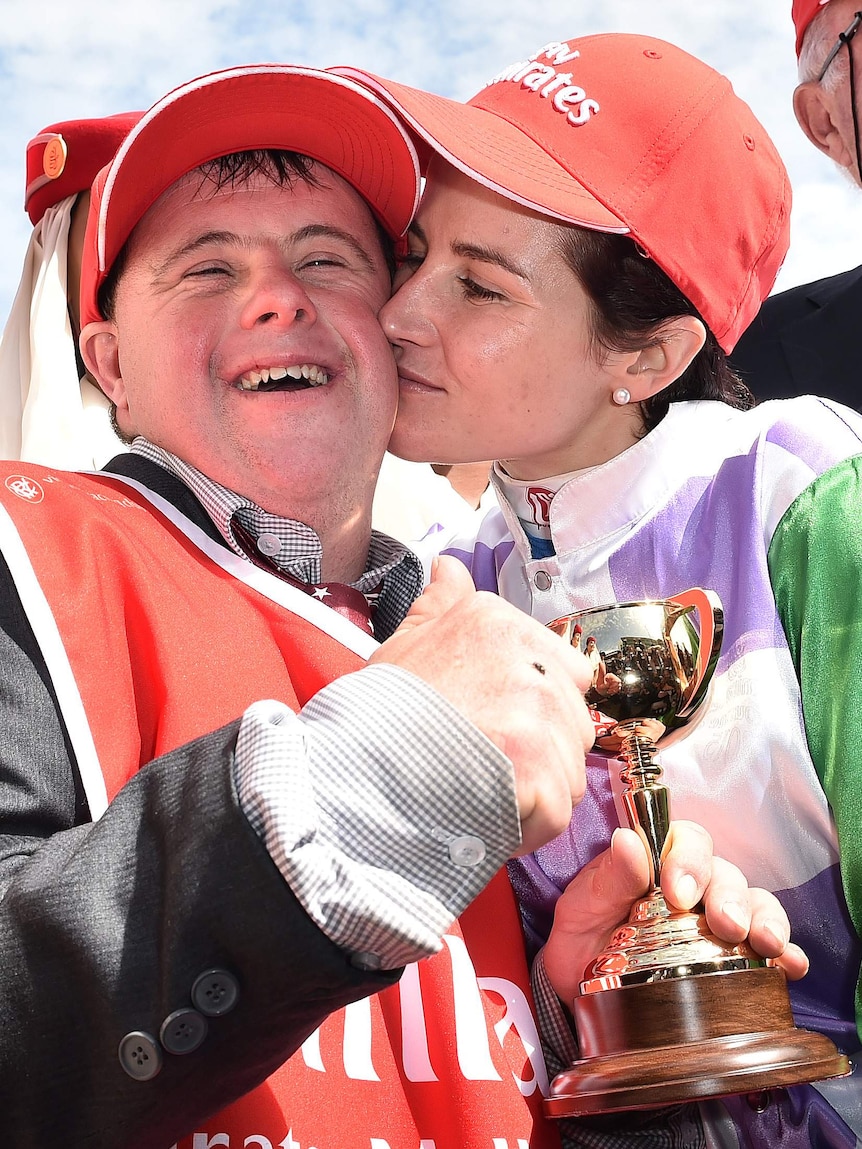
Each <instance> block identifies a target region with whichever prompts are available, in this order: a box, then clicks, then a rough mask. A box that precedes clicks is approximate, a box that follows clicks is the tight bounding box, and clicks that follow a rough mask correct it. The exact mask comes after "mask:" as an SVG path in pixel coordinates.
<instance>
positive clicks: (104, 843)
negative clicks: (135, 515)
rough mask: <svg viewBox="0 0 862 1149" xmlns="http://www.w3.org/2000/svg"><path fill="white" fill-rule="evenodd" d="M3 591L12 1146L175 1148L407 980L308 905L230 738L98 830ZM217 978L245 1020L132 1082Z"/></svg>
mask: <svg viewBox="0 0 862 1149" xmlns="http://www.w3.org/2000/svg"><path fill="white" fill-rule="evenodd" d="M9 585H10V584H9V582H8V581H6V582H5V584H4V580H3V578H2V571H0V588H2V589H3V598H2V601H0V623H2V630H0V729H2V731H3V737H2V740H0V1114H2V1118H0V1126H2V1129H3V1133H4V1138H3V1140H4V1143H5V1144H8V1145H14V1146H16V1149H45V1147H46V1146H51V1145H60V1144H63V1145H85V1144H87V1145H88V1144H93V1145H99V1146H100V1149H111V1147H116V1149H132V1147H133V1146H144V1145H146V1146H149V1145H152V1146H154V1147H155V1146H158V1147H159V1149H165V1147H166V1146H169V1145H171V1144H173V1143H174V1141H176V1140H177V1139H178V1138H179V1137H180V1136H182V1135H183V1134H185V1133H187V1132H188V1131H190V1130H191V1129H192V1128H194V1127H195V1126H196V1124H197V1122H198V1121H199V1120H200V1119H202V1118H203V1117H204V1116H205V1115H207V1114H208V1113H212V1112H214V1111H215V1110H218V1109H221V1108H222V1107H223V1106H224V1105H226V1104H228V1103H229V1102H230V1101H232V1100H233V1099H235V1098H237V1097H239V1096H241V1095H242V1094H244V1093H246V1092H247V1091H248V1090H249V1089H251V1088H252V1087H254V1086H255V1085H257V1084H258V1083H259V1082H260V1081H262V1080H263V1079H264V1078H265V1077H267V1076H268V1075H269V1074H270V1073H271V1072H272V1071H273V1070H274V1069H275V1068H276V1067H277V1066H278V1065H279V1064H280V1063H281V1062H282V1061H284V1060H285V1059H286V1058H287V1057H288V1056H289V1055H290V1054H291V1053H292V1052H293V1050H295V1049H296V1048H297V1047H298V1045H299V1044H300V1043H301V1042H302V1041H303V1040H304V1039H305V1038H306V1037H307V1036H308V1034H309V1033H311V1032H312V1031H313V1030H314V1029H315V1028H316V1027H317V1026H318V1025H319V1024H320V1023H321V1022H322V1021H323V1019H324V1018H325V1017H326V1016H327V1014H328V1013H330V1012H331V1011H333V1010H335V1009H338V1008H340V1007H341V1006H343V1005H344V1004H346V1003H347V1002H349V1001H352V1000H355V999H357V998H360V997H363V996H365V995H367V994H370V993H373V992H376V991H377V990H379V989H382V988H384V987H385V986H386V985H389V984H391V983H392V982H393V981H395V980H396V979H397V973H398V971H395V972H390V973H388V974H380V973H373V972H369V971H363V970H359V969H356V968H354V967H353V966H352V965H351V964H350V961H349V958H348V955H347V954H345V953H344V952H343V951H342V950H340V949H338V948H337V947H336V946H335V945H333V944H332V943H331V942H330V941H329V940H328V939H327V938H326V937H325V936H324V934H323V933H322V932H321V931H320V930H319V929H318V928H317V927H316V926H315V925H314V924H313V923H312V922H311V920H310V919H309V918H308V917H307V916H306V914H305V913H304V911H303V910H302V908H301V907H300V905H299V904H298V903H297V901H296V900H295V898H294V896H293V894H292V892H291V890H290V888H289V887H288V885H287V884H286V883H285V881H284V880H283V878H282V877H281V875H280V873H279V871H278V869H277V868H276V866H275V865H274V863H273V862H272V861H271V859H270V856H269V854H268V853H267V851H266V849H265V848H264V846H263V844H262V842H261V840H260V838H259V837H258V836H257V835H256V834H255V833H254V831H253V830H252V829H251V827H250V825H249V823H248V821H247V820H246V818H245V816H244V814H243V813H242V810H241V809H240V807H239V805H238V803H237V800H236V795H235V792H234V785H233V774H232V763H233V756H234V748H235V742H236V737H237V726H236V725H232V726H229V727H226V728H225V729H223V730H220V731H216V732H214V733H212V734H210V735H207V736H206V737H204V738H202V739H200V740H198V741H196V742H194V743H192V744H189V745H188V746H185V747H182V748H180V749H179V750H177V751H175V752H173V753H171V754H169V755H166V756H164V757H163V758H160V759H158V760H156V761H154V762H151V763H149V764H148V765H147V766H146V767H144V768H143V769H142V770H141V771H140V772H139V773H138V774H137V775H136V776H135V777H134V778H133V779H132V780H131V781H130V782H129V783H128V785H127V786H126V787H125V788H124V789H123V790H122V791H121V792H120V793H119V794H118V795H117V797H116V798H115V799H114V801H113V802H111V803H110V806H109V808H108V809H107V811H106V812H105V814H104V815H103V816H102V817H101V818H100V819H99V820H98V821H97V822H95V823H93V822H90V821H89V814H88V812H87V809H86V803H85V802H84V799H83V797H82V794H81V789H80V786H79V785H78V783H77V780H76V769H75V764H74V762H73V761H72V758H71V755H70V751H69V749H68V745H67V739H66V736H65V733H64V730H63V728H62V725H61V722H60V719H59V717H58V713H57V710H56V708H55V705H54V701H53V697H52V689H51V684H50V681H49V680H48V678H47V675H46V674H45V672H44V667H41V666H40V659H39V656H38V652H37V651H35V650H34V648H33V647H34V643H33V639H32V633H30V634H28V633H27V627H26V626H23V625H22V620H21V616H20V611H19V608H18V607H17V605H16V603H15V596H14V592H11V591H10V590H9ZM212 969H218V970H224V971H227V973H228V974H230V975H231V977H232V978H235V979H236V983H237V984H238V986H239V996H238V999H237V1002H236V1005H235V1007H234V1008H233V1009H231V1010H230V1012H228V1013H225V1014H224V1015H223V1016H220V1017H212V1018H210V1019H209V1027H208V1034H207V1037H206V1039H205V1040H204V1042H203V1044H202V1045H201V1046H200V1047H199V1048H198V1049H197V1050H196V1051H195V1052H193V1053H190V1054H187V1055H185V1056H175V1055H169V1054H165V1055H164V1060H163V1065H162V1068H161V1071H160V1072H159V1073H158V1075H157V1076H155V1077H153V1078H152V1079H151V1080H147V1081H140V1080H134V1079H133V1078H132V1077H130V1076H129V1075H128V1074H127V1073H126V1072H125V1071H124V1070H123V1068H122V1066H121V1064H120V1060H119V1057H118V1046H119V1043H120V1041H121V1039H122V1038H123V1037H124V1035H126V1034H128V1033H131V1032H135V1031H142V1032H144V1033H145V1034H150V1035H158V1033H159V1029H160V1027H161V1025H162V1023H163V1021H164V1019H165V1018H167V1017H168V1016H169V1015H170V1014H171V1013H173V1012H174V1011H175V1010H178V1009H181V1008H184V1007H189V1006H190V1005H191V1004H192V997H191V994H192V986H193V984H194V982H195V980H196V979H197V978H198V977H199V975H201V974H202V973H204V972H206V971H208V970H212ZM144 1115H146V1121H144V1120H143V1117H144ZM143 1129H146V1134H143V1133H142V1132H141V1131H142V1130H143Z"/></svg>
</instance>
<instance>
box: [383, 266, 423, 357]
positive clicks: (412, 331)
mask: <svg viewBox="0 0 862 1149" xmlns="http://www.w3.org/2000/svg"><path fill="white" fill-rule="evenodd" d="M421 295H422V290H421V285H420V281H419V277H418V275H416V274H414V275H411V276H410V278H409V279H405V280H404V282H403V283H402V284H401V285H400V286H399V287H398V288H396V290H395V291H394V292H393V293H392V295H391V296H390V298H389V299H388V300H387V301H386V303H384V304H383V307H382V308H381V309H380V315H379V319H380V325H381V327H382V328H383V334H384V335H385V336H386V338H387V339H388V340H389V342H390V343H394V344H399V343H422V342H425V341H426V340H427V330H428V328H429V327H430V318H429V314H428V312H427V311H426V310H425V309H424V308H423V306H422V302H421V299H420V296H421ZM423 333H424V334H423Z"/></svg>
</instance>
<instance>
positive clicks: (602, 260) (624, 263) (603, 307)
mask: <svg viewBox="0 0 862 1149" xmlns="http://www.w3.org/2000/svg"><path fill="white" fill-rule="evenodd" d="M562 234H563V236H564V238H563V240H562V245H561V252H560V253H561V255H562V256H563V258H564V259H565V261H566V263H567V264H568V265H569V267H570V268H571V269H572V271H573V272H574V273H575V275H576V276H577V277H578V279H579V281H580V283H581V285H582V286H583V288H584V290H585V291H586V293H587V295H588V296H589V297H590V300H591V302H592V317H591V326H592V335H593V339H594V341H595V343H596V345H597V346H598V347H600V348H603V349H604V350H606V351H637V350H640V349H641V348H642V347H646V346H649V345H650V343H659V342H661V337H662V336H661V328H662V326H663V324H664V323H666V322H667V320H669V319H673V318H674V317H675V316H678V315H693V316H695V317H696V318H698V319H700V320H701V322H703V319H702V317H701V316H700V315H699V314H698V311H697V308H696V307H695V306H694V304H692V303H691V302H690V301H689V300H688V299H686V297H685V296H684V295H683V293H682V292H681V291H680V290H679V288H678V287H677V286H676V284H675V283H673V282H672V280H671V279H670V278H669V277H668V276H667V275H666V274H665V272H663V271H662V269H661V268H660V267H659V266H658V264H657V263H655V262H654V261H653V260H651V259H650V258H649V257H648V256H645V255H643V254H642V253H641V251H640V250H639V248H638V247H637V245H636V244H635V242H634V240H632V239H630V238H629V237H628V236H626V235H609V234H607V233H606V232H600V231H587V230H586V229H585V228H580V227H568V228H565V229H563V233H562ZM704 327H706V342H705V343H704V345H703V347H702V348H701V350H700V351H699V352H698V353H697V355H696V356H695V357H694V359H693V360H692V361H691V363H690V364H689V366H688V367H687V368H686V370H685V371H684V372H683V373H682V375H680V377H679V378H678V379H676V380H674V382H673V383H671V384H670V386H668V387H665V389H664V390H663V391H660V392H659V393H658V394H657V395H653V396H652V397H651V398H649V399H647V400H646V401H645V402H643V403H641V404H640V407H641V411H642V413H643V419H644V425H645V429H646V431H651V430H652V429H653V427H655V426H656V425H657V424H658V423H660V422H661V420H662V419H663V418H664V417H665V415H666V414H667V411H668V407H669V406H670V404H671V403H674V402H678V401H679V400H682V399H718V400H720V401H721V402H722V403H727V404H728V405H729V406H731V407H737V408H739V409H740V410H743V411H745V410H747V409H748V408H749V407H753V406H754V397H753V396H752V394H751V392H750V391H749V389H748V388H747V387H746V385H745V384H744V383H743V382H742V380H741V379H740V378H739V376H738V375H737V374H736V373H735V372H734V371H733V370H732V369H731V367H730V364H729V363H728V361H727V356H726V355H725V353H724V351H722V349H721V347H719V345H718V341H717V340H716V338H715V336H714V335H713V334H712V332H711V331H710V330H709V327H707V325H706V324H705V323H704Z"/></svg>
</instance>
